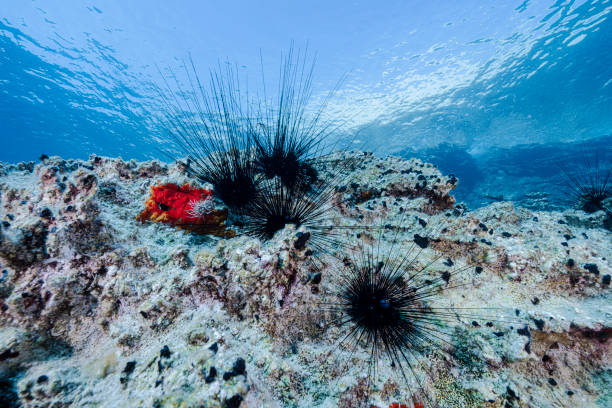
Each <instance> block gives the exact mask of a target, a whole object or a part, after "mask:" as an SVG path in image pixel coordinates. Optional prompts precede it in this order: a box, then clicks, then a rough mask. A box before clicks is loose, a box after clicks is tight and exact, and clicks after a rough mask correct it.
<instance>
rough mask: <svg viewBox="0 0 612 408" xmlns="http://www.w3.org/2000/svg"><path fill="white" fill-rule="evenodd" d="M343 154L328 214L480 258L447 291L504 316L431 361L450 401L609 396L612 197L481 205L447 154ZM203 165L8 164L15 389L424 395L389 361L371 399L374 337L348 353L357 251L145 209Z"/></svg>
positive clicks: (605, 401) (456, 261) (199, 397)
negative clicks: (333, 302) (595, 209)
mask: <svg viewBox="0 0 612 408" xmlns="http://www.w3.org/2000/svg"><path fill="white" fill-rule="evenodd" d="M337 158H340V159H342V160H345V159H347V158H350V159H352V160H353V163H354V164H353V165H352V167H351V171H350V173H348V174H347V176H346V177H342V178H339V179H335V180H333V181H332V182H333V183H334V184H335V185H334V188H335V190H336V194H335V196H334V201H333V206H332V209H331V210H330V214H329V218H330V222H331V223H332V224H333V225H339V226H346V227H350V228H345V229H342V231H343V232H344V234H345V235H346V237H345V238H344V239H346V240H347V241H351V240H356V239H359V240H364V239H367V237H370V239H375V238H372V237H374V236H375V234H374V233H372V232H370V233H368V232H367V231H368V229H367V228H365V229H364V230H363V231H365V232H357V231H356V230H359V227H371V226H375V227H376V229H375V230H376V231H383V232H382V233H381V234H380V235H381V236H382V238H381V239H380V242H382V243H383V247H384V248H386V249H388V250H392V249H391V248H392V247H393V244H394V243H395V242H409V243H412V242H415V241H418V242H417V245H419V247H422V251H419V254H420V255H419V259H418V260H417V261H418V262H419V263H421V264H425V263H426V261H427V260H429V259H431V260H436V261H440V263H441V264H440V268H439V269H435V270H432V271H431V272H427V273H431V274H437V273H441V272H442V271H443V268H445V266H444V265H467V266H469V267H470V268H469V275H467V276H468V277H467V278H466V279H468V280H469V281H470V282H471V284H470V286H469V287H468V288H466V287H464V286H462V285H457V287H454V288H453V287H449V288H448V290H446V291H445V296H444V299H443V301H444V302H445V304H449V305H452V306H453V307H456V308H457V310H460V309H461V308H464V307H475V308H478V309H477V310H479V312H478V313H480V314H481V316H479V318H480V319H481V320H483V321H485V322H487V324H478V325H475V324H473V322H472V320H473V319H466V318H457V320H456V321H454V322H453V325H454V329H453V330H454V331H453V337H452V344H448V349H449V350H448V351H449V352H452V355H453V356H455V357H457V358H455V359H450V360H449V359H448V358H447V357H445V356H446V354H445V353H444V352H441V351H436V350H432V351H430V352H428V354H427V357H426V358H423V359H421V361H420V362H419V366H418V367H416V370H417V372H418V371H419V370H420V371H421V372H424V371H427V372H428V373H429V375H431V377H430V381H429V382H430V384H428V387H427V390H428V392H430V393H431V396H432V398H435V399H436V400H438V401H440V406H449V407H478V406H482V407H497V406H505V407H527V406H542V407H544V406H559V407H561V406H582V407H590V406H609V403H610V401H611V400H612V395H611V392H610V389H612V387H610V383H611V382H612V362H611V355H612V306H611V305H612V302H611V300H612V296H611V292H610V275H611V274H612V244H611V243H612V234H611V233H610V231H609V230H606V229H605V228H604V223H605V220H606V217H605V214H603V212H602V213H596V214H592V215H587V214H584V213H582V212H579V211H575V210H572V211H566V212H533V211H530V210H527V209H523V208H516V207H514V206H513V205H512V204H511V203H508V202H499V203H494V204H492V205H489V206H487V207H483V208H480V209H478V210H476V211H473V212H465V211H464V210H463V208H462V206H461V205H460V204H459V205H455V202H454V199H453V197H452V196H451V195H450V193H451V191H452V189H453V188H454V187H455V186H456V185H457V183H458V180H457V179H456V178H455V177H453V176H450V177H447V176H443V175H442V174H441V173H440V172H439V171H438V170H437V169H436V168H435V167H433V166H432V165H430V164H426V163H422V162H421V161H419V160H416V159H412V160H404V159H399V158H394V157H389V158H385V159H381V158H377V157H375V156H373V155H371V154H362V153H350V154H349V153H342V154H340V153H338V154H337ZM188 181H189V180H188V178H187V176H186V175H185V173H184V171H183V169H182V168H181V167H180V166H173V165H166V164H163V163H160V162H156V161H153V162H135V161H129V162H125V161H123V160H121V159H113V158H104V157H97V156H92V157H91V158H90V160H89V161H78V160H63V159H61V158H59V157H52V158H49V159H46V160H45V161H44V162H43V163H41V164H38V165H36V166H35V165H34V164H33V163H21V164H19V165H1V166H0V222H1V223H2V224H1V225H2V226H1V230H0V327H1V328H0V395H2V397H0V405H1V406H8V407H18V406H22V407H70V406H74V407H77V406H78V407H80V406H97V407H159V408H161V407H202V406H203V407H230V408H231V407H242V408H244V407H314V406H320V407H343V408H344V407H353V406H355V407H359V406H364V404H366V403H369V404H377V405H378V406H381V407H382V406H388V405H389V404H390V403H391V402H395V401H407V400H409V398H410V397H411V392H410V390H411V389H414V379H408V383H406V381H405V380H404V379H403V378H402V376H401V375H400V374H399V372H398V369H397V368H393V367H390V366H389V364H388V363H389V362H388V361H387V360H385V359H382V360H381V366H380V367H379V373H378V376H377V383H376V385H375V387H374V391H373V393H372V394H371V395H370V397H369V400H368V393H367V391H366V390H365V389H366V388H367V387H366V381H365V379H366V378H367V371H368V363H367V359H368V355H367V352H366V349H364V348H363V347H361V346H359V347H357V351H356V352H355V353H354V354H353V355H352V356H351V357H350V358H349V357H348V352H347V350H342V348H341V347H340V348H338V347H337V343H335V341H336V340H337V335H338V333H337V332H336V331H335V330H334V328H333V327H329V326H330V322H331V320H332V319H333V316H332V315H331V313H330V312H328V311H326V310H325V309H324V308H322V307H321V304H322V303H325V302H328V301H330V299H331V297H330V296H331V294H332V293H333V291H334V288H335V287H337V284H338V282H337V280H334V276H336V275H335V274H334V272H333V271H334V270H337V269H338V268H341V262H340V261H339V260H338V258H337V257H335V256H329V254H325V253H320V251H319V250H317V248H318V247H315V245H314V242H313V240H312V239H309V235H308V230H306V229H305V228H304V227H301V228H299V229H298V230H296V229H295V228H292V226H289V227H287V228H285V230H283V231H281V232H279V233H277V234H276V235H275V237H274V238H273V239H271V240H270V241H268V242H261V241H260V240H258V239H253V238H249V237H246V236H240V234H238V236H237V237H235V238H231V239H223V238H216V237H207V236H204V237H199V236H195V235H193V234H186V233H185V232H183V231H179V230H176V229H174V228H172V227H170V226H167V225H163V224H155V223H150V224H144V225H143V224H141V223H140V222H138V221H136V216H137V215H138V213H139V212H140V211H141V210H142V209H143V206H144V202H145V200H146V198H147V196H148V193H149V188H150V187H151V186H152V185H155V184H159V183H168V182H173V183H179V184H182V183H186V182H188ZM359 231H362V230H359ZM357 236H359V238H357ZM417 236H418V237H419V238H417ZM420 244H421V245H420ZM336 250H340V251H342V250H345V249H344V248H343V247H342V248H336ZM329 252H333V248H332V249H330V250H329ZM332 255H333V254H332ZM442 262H444V264H442ZM484 308H495V309H484ZM491 310H494V312H491ZM479 321H480V320H479ZM489 323H490V324H489ZM411 387H412V388H411ZM3 404H4V405H3Z"/></svg>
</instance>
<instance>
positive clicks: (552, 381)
mask: <svg viewBox="0 0 612 408" xmlns="http://www.w3.org/2000/svg"><path fill="white" fill-rule="evenodd" d="M548 383H549V384H550V385H552V386H553V387H554V386H555V385H557V381H555V379H554V378H552V377H551V378H549V379H548Z"/></svg>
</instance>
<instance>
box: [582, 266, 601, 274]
mask: <svg viewBox="0 0 612 408" xmlns="http://www.w3.org/2000/svg"><path fill="white" fill-rule="evenodd" d="M583 268H584V269H586V270H587V271H589V272H591V273H593V274H595V275H599V268H598V267H597V265H595V264H592V263H588V264H584V266H583Z"/></svg>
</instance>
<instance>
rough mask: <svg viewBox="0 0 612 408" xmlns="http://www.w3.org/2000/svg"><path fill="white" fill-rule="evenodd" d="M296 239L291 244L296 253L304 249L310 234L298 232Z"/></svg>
mask: <svg viewBox="0 0 612 408" xmlns="http://www.w3.org/2000/svg"><path fill="white" fill-rule="evenodd" d="M296 236H297V239H296V240H295V242H294V243H293V247H294V248H295V249H297V250H298V251H301V250H302V249H304V248H305V247H306V242H308V240H309V239H310V232H298V233H297V234H296Z"/></svg>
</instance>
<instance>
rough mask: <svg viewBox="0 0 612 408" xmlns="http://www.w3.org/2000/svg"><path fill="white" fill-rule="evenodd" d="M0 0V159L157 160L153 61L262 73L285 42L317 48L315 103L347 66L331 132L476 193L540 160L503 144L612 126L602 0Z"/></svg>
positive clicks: (610, 53) (272, 68)
mask: <svg viewBox="0 0 612 408" xmlns="http://www.w3.org/2000/svg"><path fill="white" fill-rule="evenodd" d="M0 1H1V2H2V7H1V8H0V9H1V11H0V137H1V138H2V148H1V149H0V161H6V162H17V161H23V160H35V159H36V158H37V157H38V156H40V154H42V153H45V154H48V155H61V156H64V157H75V158H86V157H88V156H89V155H90V154H91V153H96V154H100V155H108V156H122V157H123V158H125V159H129V158H136V159H145V158H152V157H158V153H157V150H156V142H155V141H156V140H157V137H158V129H155V126H154V125H152V124H151V123H150V122H149V121H148V113H147V112H150V111H152V110H153V111H155V110H156V109H159V101H158V100H157V98H156V94H155V93H154V92H153V91H152V88H151V83H159V74H158V67H160V69H161V70H162V71H166V72H167V70H173V71H175V72H180V67H181V65H182V63H183V61H184V60H185V58H187V57H188V56H191V58H193V60H194V63H195V65H196V66H197V67H198V68H200V69H201V70H202V72H204V74H205V73H206V71H207V70H208V69H209V68H210V67H212V66H214V65H215V64H217V62H218V61H220V60H226V59H227V60H230V61H233V62H236V63H237V64H238V65H239V67H240V69H241V70H242V71H243V72H244V73H248V74H247V75H249V76H250V75H258V72H259V70H260V55H261V56H263V61H264V63H263V65H264V71H265V74H266V76H267V77H274V75H275V74H276V71H277V69H278V61H279V55H280V52H281V51H283V50H287V48H288V46H289V44H290V42H291V41H294V42H295V44H297V45H298V46H300V47H303V46H305V45H306V44H307V46H308V49H309V50H311V51H312V52H313V53H314V52H316V54H317V66H316V71H315V84H314V88H315V99H316V97H317V96H319V95H325V94H326V93H327V92H328V91H329V90H330V89H331V88H333V87H334V86H335V85H336V83H337V81H338V80H339V79H340V78H342V77H343V76H345V80H344V81H343V82H342V84H341V85H340V87H339V89H338V91H337V92H336V93H335V96H334V98H333V100H332V102H331V104H330V107H329V111H328V114H329V115H330V116H331V117H333V118H337V119H338V120H341V121H345V122H346V124H345V126H344V127H343V128H342V129H341V132H339V134H338V135H337V137H338V139H339V140H341V141H343V142H344V143H345V144H348V145H349V146H351V145H352V146H356V147H365V148H367V149H369V150H374V151H375V152H376V153H377V154H387V153H400V154H404V155H415V154H416V155H422V156H423V157H429V158H433V160H437V164H438V165H439V166H440V167H441V168H443V170H444V171H448V172H455V174H457V175H458V176H459V177H460V179H462V180H464V182H463V183H462V185H460V188H459V189H458V191H457V194H458V196H459V197H460V198H461V199H464V200H468V201H470V200H471V201H472V202H474V203H476V202H479V203H480V201H478V200H476V199H474V197H472V194H475V193H474V192H475V191H479V193H478V194H480V195H482V194H483V191H484V190H486V188H484V187H482V185H481V184H482V183H484V182H485V181H483V180H485V179H486V177H485V176H484V175H486V173H487V169H488V168H489V167H491V166H494V167H496V168H497V167H499V166H503V164H504V160H505V159H504V158H508V157H512V158H513V159H512V162H511V163H510V162H509V163H507V165H508V166H509V168H511V169H512V170H508V171H509V174H510V173H512V174H514V173H516V172H517V171H518V176H517V177H520V176H521V175H522V174H523V173H521V172H522V171H523V170H524V175H525V176H528V175H529V174H530V172H533V171H536V170H534V169H537V168H540V169H542V165H541V163H540V164H539V165H538V166H539V167H537V166H536V167H533V166H532V164H533V163H534V162H539V160H540V158H542V159H546V158H547V157H540V156H536V157H533V156H530V155H528V154H527V155H522V154H513V153H512V152H513V151H517V152H525V151H526V150H525V149H527V151H530V152H536V153H537V152H543V151H548V150H546V149H553V150H554V151H555V152H558V156H559V157H565V159H567V155H566V153H567V152H570V153H571V152H572V151H577V150H584V148H585V147H586V148H588V146H589V145H590V144H592V143H596V145H597V146H600V147H598V149H599V148H601V149H603V150H605V149H606V145H607V142H606V141H607V140H610V135H611V134H612V17H611V14H610V12H611V11H612V1H582V2H580V1H496V2H483V1H480V0H479V1H472V0H469V1H461V2H456V1H445V2H431V1H410V2H407V1H389V2H384V3H385V4H384V5H383V4H378V2H368V1H351V2H325V1H310V2H300V3H297V2H283V1H268V2H266V3H265V4H263V5H262V4H256V3H259V2H247V1H242V2H233V4H231V5H229V4H222V3H221V2H201V1H196V0H186V1H181V2H177V3H176V4H173V3H174V2H167V1H154V0H134V1H130V2H116V1H110V0H108V1H99V0H96V1H85V2H83V1H76V0H70V1H67V0H55V1H44V2H43V1H27V2H26V1H8V0H0ZM122 3H126V4H122ZM228 3H229V2H228ZM291 3H296V4H291ZM602 138H603V139H602ZM601 140H604V142H603V143H602V142H601ZM591 142H592V143H591ZM577 146H581V149H577V148H576V147H577ZM542 147H543V148H544V150H538V148H542ZM513 149H518V150H513ZM534 149H535V150H534ZM566 151H567V152H566ZM534 154H535V153H534ZM542 154H543V153H542ZM544 156H545V155H544ZM570 159H571V158H570ZM491 160H494V161H495V162H494V163H493V162H491ZM520 169H523V170H520ZM513 172H514V173H513ZM544 173H545V171H544ZM491 183H493V182H491ZM479 186H480V187H479ZM479 188H480V190H479Z"/></svg>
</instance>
